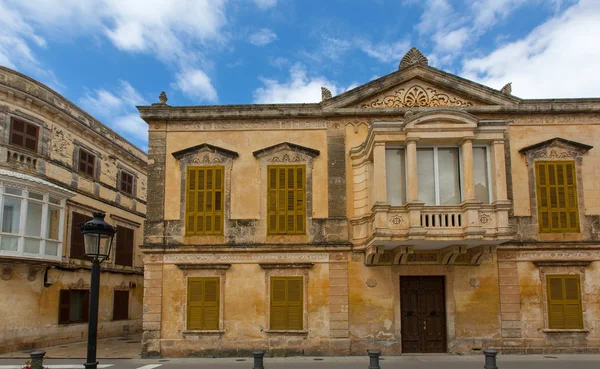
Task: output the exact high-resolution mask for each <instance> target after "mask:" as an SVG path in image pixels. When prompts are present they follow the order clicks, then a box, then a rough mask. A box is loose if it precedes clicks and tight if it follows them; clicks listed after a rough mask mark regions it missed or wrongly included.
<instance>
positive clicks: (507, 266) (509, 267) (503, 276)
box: [498, 260, 524, 354]
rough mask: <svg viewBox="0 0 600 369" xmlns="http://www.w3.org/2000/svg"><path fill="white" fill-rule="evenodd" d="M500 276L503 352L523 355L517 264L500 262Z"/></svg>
mask: <svg viewBox="0 0 600 369" xmlns="http://www.w3.org/2000/svg"><path fill="white" fill-rule="evenodd" d="M498 274H499V276H498V281H499V284H500V321H501V323H500V324H501V333H502V350H503V352H504V353H507V354H509V353H521V349H522V350H524V346H523V345H524V342H523V335H522V321H521V297H520V294H519V273H518V269H517V263H516V262H514V261H501V260H498Z"/></svg>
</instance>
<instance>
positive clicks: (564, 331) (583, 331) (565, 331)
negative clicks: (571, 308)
mask: <svg viewBox="0 0 600 369" xmlns="http://www.w3.org/2000/svg"><path fill="white" fill-rule="evenodd" d="M542 332H544V333H590V330H589V329H548V328H547V329H542Z"/></svg>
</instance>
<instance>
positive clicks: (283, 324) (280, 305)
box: [270, 278, 287, 330]
mask: <svg viewBox="0 0 600 369" xmlns="http://www.w3.org/2000/svg"><path fill="white" fill-rule="evenodd" d="M286 296H287V283H286V280H285V279H284V278H272V279H271V327H270V328H271V329H272V330H285V329H287V313H286V310H287V309H286Z"/></svg>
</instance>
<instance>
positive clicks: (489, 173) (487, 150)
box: [461, 145, 504, 204]
mask: <svg viewBox="0 0 600 369" xmlns="http://www.w3.org/2000/svg"><path fill="white" fill-rule="evenodd" d="M475 148H480V149H481V148H483V149H485V165H486V168H485V169H486V176H487V178H486V179H487V189H488V199H487V201H481V200H480V199H477V201H481V202H483V203H484V204H491V203H492V201H493V194H494V192H493V191H492V166H491V165H490V164H491V160H490V159H491V157H490V151H491V149H490V146H489V145H473V149H475ZM502 170H504V168H502ZM473 177H475V150H473ZM461 178H462V177H461ZM473 185H476V183H475V178H473ZM475 196H477V191H476V192H475Z"/></svg>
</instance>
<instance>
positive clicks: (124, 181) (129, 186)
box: [119, 170, 133, 195]
mask: <svg viewBox="0 0 600 369" xmlns="http://www.w3.org/2000/svg"><path fill="white" fill-rule="evenodd" d="M119 189H120V190H121V192H124V193H126V194H128V195H133V175H131V174H129V173H127V172H125V171H123V170H122V171H121V178H120V183H119Z"/></svg>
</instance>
